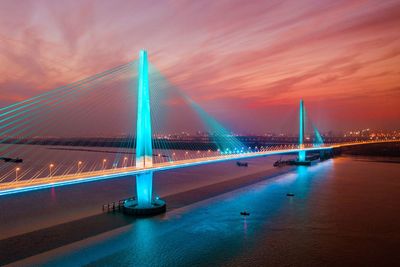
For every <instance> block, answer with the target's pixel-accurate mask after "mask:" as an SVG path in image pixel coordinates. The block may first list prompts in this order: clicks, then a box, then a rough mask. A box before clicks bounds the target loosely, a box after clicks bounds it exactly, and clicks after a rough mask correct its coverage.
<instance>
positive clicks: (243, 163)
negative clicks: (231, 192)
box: [236, 161, 249, 167]
mask: <svg viewBox="0 0 400 267" xmlns="http://www.w3.org/2000/svg"><path fill="white" fill-rule="evenodd" d="M236 165H237V166H239V167H248V166H249V164H248V163H247V162H240V161H238V162H236Z"/></svg>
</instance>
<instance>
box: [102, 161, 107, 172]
mask: <svg viewBox="0 0 400 267" xmlns="http://www.w3.org/2000/svg"><path fill="white" fill-rule="evenodd" d="M106 162H107V160H106V159H103V165H102V167H101V168H102V169H103V170H104V169H105V167H106Z"/></svg>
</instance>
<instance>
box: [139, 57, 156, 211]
mask: <svg viewBox="0 0 400 267" xmlns="http://www.w3.org/2000/svg"><path fill="white" fill-rule="evenodd" d="M138 72H139V73H138V99H137V101H138V102H137V108H138V110H137V125H136V167H137V168H149V167H152V166H153V148H152V143H151V137H152V136H151V116H150V89H149V71H148V62H147V52H146V51H145V50H141V51H140V58H139V69H138ZM152 191H153V172H146V173H142V174H138V175H136V197H137V200H138V205H139V206H149V205H151V198H152V194H153V192H152Z"/></svg>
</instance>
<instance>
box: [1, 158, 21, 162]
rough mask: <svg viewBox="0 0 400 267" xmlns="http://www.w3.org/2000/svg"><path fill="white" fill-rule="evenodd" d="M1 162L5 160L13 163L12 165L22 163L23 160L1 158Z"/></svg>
mask: <svg viewBox="0 0 400 267" xmlns="http://www.w3.org/2000/svg"><path fill="white" fill-rule="evenodd" d="M0 160H3V161H4V162H12V163H22V161H23V159H20V158H15V159H13V158H0Z"/></svg>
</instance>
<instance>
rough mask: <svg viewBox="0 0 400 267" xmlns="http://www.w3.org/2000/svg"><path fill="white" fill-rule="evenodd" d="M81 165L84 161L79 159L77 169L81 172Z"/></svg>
mask: <svg viewBox="0 0 400 267" xmlns="http://www.w3.org/2000/svg"><path fill="white" fill-rule="evenodd" d="M81 165H82V161H78V169H77V172H79V168H80V167H81Z"/></svg>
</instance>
